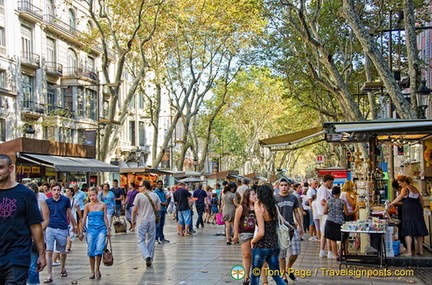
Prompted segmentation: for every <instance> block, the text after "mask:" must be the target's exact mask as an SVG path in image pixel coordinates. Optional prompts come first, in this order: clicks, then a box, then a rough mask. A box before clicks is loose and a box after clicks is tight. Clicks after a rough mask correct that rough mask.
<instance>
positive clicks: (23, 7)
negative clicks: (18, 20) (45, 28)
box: [18, 0, 43, 20]
mask: <svg viewBox="0 0 432 285" xmlns="http://www.w3.org/2000/svg"><path fill="white" fill-rule="evenodd" d="M18 11H20V12H24V13H27V14H29V15H30V16H33V17H35V18H37V19H39V20H42V19H43V10H42V9H41V8H39V7H36V6H35V5H33V4H32V3H31V1H30V0H24V1H18Z"/></svg>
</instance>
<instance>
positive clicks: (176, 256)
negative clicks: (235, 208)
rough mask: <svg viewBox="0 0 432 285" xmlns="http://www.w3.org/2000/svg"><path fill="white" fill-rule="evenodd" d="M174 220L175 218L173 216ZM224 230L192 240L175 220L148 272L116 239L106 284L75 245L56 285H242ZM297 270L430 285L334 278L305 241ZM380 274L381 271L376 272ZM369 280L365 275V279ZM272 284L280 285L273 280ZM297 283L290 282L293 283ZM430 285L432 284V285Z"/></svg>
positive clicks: (325, 278) (327, 279)
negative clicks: (234, 273) (235, 276)
mask: <svg viewBox="0 0 432 285" xmlns="http://www.w3.org/2000/svg"><path fill="white" fill-rule="evenodd" d="M169 216H170V215H169ZM222 231H223V226H217V225H206V227H205V228H204V229H201V228H200V229H198V230H197V233H196V234H194V236H193V237H190V238H188V237H179V236H177V234H176V225H175V223H174V221H173V220H172V219H167V225H166V228H165V232H166V233H167V234H166V237H167V239H169V240H170V241H171V243H169V244H164V245H156V250H155V258H154V263H153V266H152V267H146V265H145V261H144V260H143V259H142V257H141V255H140V253H139V251H138V247H137V245H136V238H135V233H128V234H114V235H113V237H112V244H113V251H114V265H113V266H111V267H105V266H104V265H102V267H101V271H102V279H100V280H89V279H88V276H89V274H90V270H89V261H88V257H87V255H86V243H85V241H82V242H80V241H79V240H77V241H75V242H74V243H73V246H72V252H71V253H70V254H69V255H68V259H67V265H66V269H67V271H68V273H69V276H68V277H66V278H61V277H60V268H59V267H54V269H53V275H54V276H53V279H54V282H53V283H51V284H71V283H72V282H74V281H77V284H82V285H83V284H92V285H93V284H97V285H102V284H103V285H109V284H121V285H123V284H149V285H150V284H152V285H153V284H162V285H171V284H185V285H186V284H187V285H192V284H196V285H207V284H208V285H210V284H242V281H239V280H234V279H233V278H232V277H231V275H230V269H231V268H232V267H233V266H235V265H241V250H240V246H239V245H231V246H228V245H226V243H225V237H224V236H220V235H215V234H217V233H221V232H222ZM294 268H295V269H297V270H300V269H302V270H310V274H312V276H307V277H305V278H300V276H298V278H297V279H298V281H297V282H296V283H295V284H387V285H388V284H389V283H392V284H406V283H416V284H425V283H423V282H422V281H420V279H418V278H416V277H415V276H410V277H396V276H387V277H370V278H368V277H364V276H362V277H359V278H357V277H355V276H339V277H336V276H330V275H335V274H337V273H338V272H337V271H331V270H332V269H334V270H338V269H339V265H338V263H337V262H336V261H335V260H328V259H327V258H319V257H318V244H317V243H315V242H309V241H307V238H305V241H303V242H302V254H301V255H300V256H299V258H298V260H297V262H296V263H295V264H294ZM348 269H352V270H353V269H362V270H363V269H364V270H379V268H377V267H369V266H368V267H355V268H354V267H349V268H348ZM399 269H405V268H395V267H389V270H390V271H391V273H392V274H394V273H395V270H399ZM344 272H345V274H348V275H352V274H354V275H355V274H359V275H361V274H362V272H360V271H355V272H351V273H352V274H350V272H347V271H344ZM375 273H376V274H378V273H379V271H375ZM46 275H47V273H46V270H44V272H42V273H41V281H43V280H44V279H45V277H46ZM363 275H364V274H363ZM269 279H270V284H275V283H274V282H273V281H272V280H271V278H269ZM293 283H294V282H291V281H290V284H293ZM429 284H430V283H429Z"/></svg>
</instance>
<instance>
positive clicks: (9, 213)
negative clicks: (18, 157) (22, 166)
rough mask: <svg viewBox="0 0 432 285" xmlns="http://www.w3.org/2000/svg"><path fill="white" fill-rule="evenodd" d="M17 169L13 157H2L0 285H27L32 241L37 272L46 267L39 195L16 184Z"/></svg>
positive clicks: (0, 174) (0, 183) (1, 155)
mask: <svg viewBox="0 0 432 285" xmlns="http://www.w3.org/2000/svg"><path fill="white" fill-rule="evenodd" d="M14 168H15V165H14V164H12V160H11V159H10V157H9V156H7V155H5V154H0V229H1V231H0V284H12V283H13V284H26V281H27V275H28V274H27V272H28V268H29V265H30V254H31V250H32V239H31V238H32V237H33V239H34V243H35V245H36V248H37V251H38V253H39V258H38V261H37V265H38V268H37V271H38V272H40V271H42V269H43V268H44V267H45V266H46V259H45V245H44V240H43V236H42V225H41V223H42V221H43V220H42V217H41V215H40V212H39V209H38V204H37V200H36V195H35V194H34V193H33V191H31V190H30V189H28V188H27V187H25V186H24V185H22V184H18V183H17V182H15V181H14V179H13V177H12V174H13V173H14Z"/></svg>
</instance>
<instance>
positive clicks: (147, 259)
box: [146, 257, 152, 267]
mask: <svg viewBox="0 0 432 285" xmlns="http://www.w3.org/2000/svg"><path fill="white" fill-rule="evenodd" d="M146 265H147V267H150V266H151V265H152V261H151V257H147V258H146Z"/></svg>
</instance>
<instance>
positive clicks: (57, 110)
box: [46, 104, 74, 118]
mask: <svg viewBox="0 0 432 285" xmlns="http://www.w3.org/2000/svg"><path fill="white" fill-rule="evenodd" d="M46 110H47V111H48V112H47V114H48V115H50V116H60V117H65V118H73V117H74V111H73V110H70V109H69V108H64V107H60V106H54V105H50V104H47V108H46Z"/></svg>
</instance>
